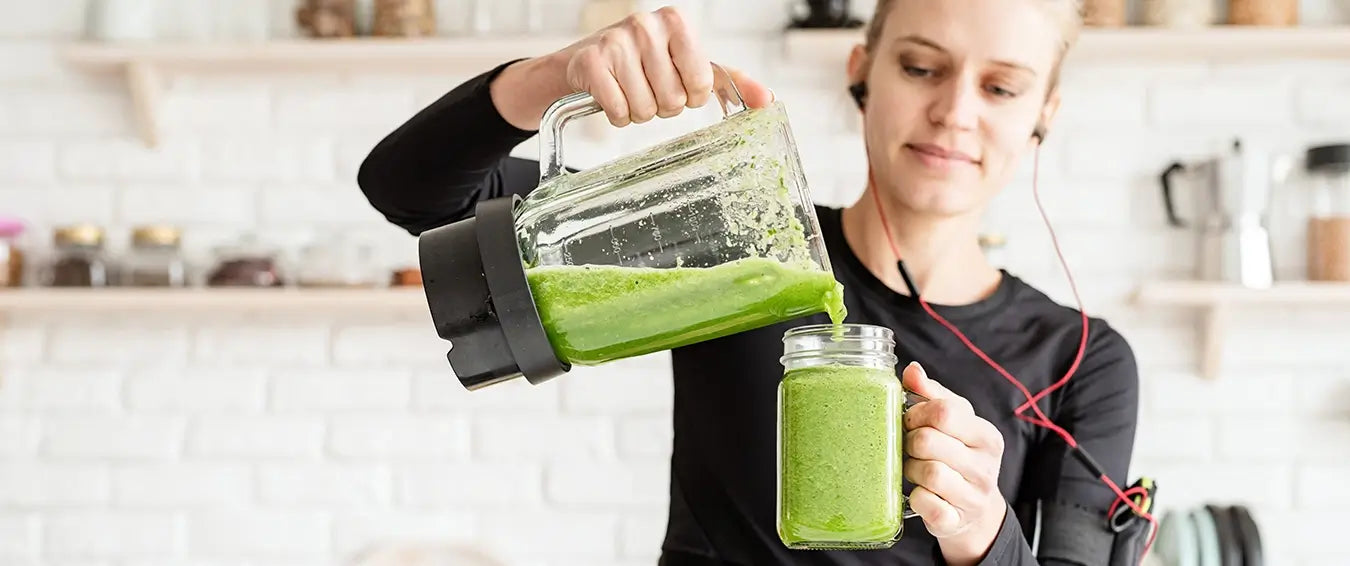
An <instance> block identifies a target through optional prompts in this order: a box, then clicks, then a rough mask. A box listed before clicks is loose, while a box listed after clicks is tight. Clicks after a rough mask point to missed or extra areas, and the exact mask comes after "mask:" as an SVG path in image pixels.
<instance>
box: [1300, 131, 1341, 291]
mask: <svg viewBox="0 0 1350 566" xmlns="http://www.w3.org/2000/svg"><path fill="white" fill-rule="evenodd" d="M1304 160H1305V165H1304V167H1305V168H1306V170H1307V179H1308V183H1309V190H1310V191H1311V193H1312V194H1311V195H1309V196H1310V199H1309V200H1310V205H1311V210H1309V212H1310V215H1309V218H1308V236H1307V238H1308V279H1310V280H1313V281H1341V282H1345V281H1350V145H1347V144H1332V145H1322V146H1317V147H1312V148H1309V149H1308V150H1307V152H1306V154H1305V157H1304Z"/></svg>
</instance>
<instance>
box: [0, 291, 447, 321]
mask: <svg viewBox="0 0 1350 566" xmlns="http://www.w3.org/2000/svg"><path fill="white" fill-rule="evenodd" d="M191 310H218V311H231V312H243V311H266V312H298V311H324V312H332V313H349V312H358V311H372V312H390V313H394V312H398V313H404V312H427V302H426V295H425V294H424V293H423V291H422V289H421V288H420V287H399V288H390V289H318V288H314V289H302V288H280V289H251V288H191V289H145V288H103V289H46V288H25V289H12V290H0V314H4V313H7V312H8V313H23V312H128V311H134V312H163V311H191ZM428 316H430V315H428Z"/></svg>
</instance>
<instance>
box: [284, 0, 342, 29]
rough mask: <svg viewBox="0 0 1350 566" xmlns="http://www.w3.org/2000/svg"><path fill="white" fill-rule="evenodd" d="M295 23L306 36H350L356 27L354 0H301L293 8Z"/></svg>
mask: <svg viewBox="0 0 1350 566" xmlns="http://www.w3.org/2000/svg"><path fill="white" fill-rule="evenodd" d="M295 23H296V25H297V26H298V27H299V28H300V30H301V31H302V32H304V35H305V36H307V37H314V38H334V37H352V36H354V35H356V27H357V14H356V0H302V1H301V2H299V5H298V7H297V8H296V10H295Z"/></svg>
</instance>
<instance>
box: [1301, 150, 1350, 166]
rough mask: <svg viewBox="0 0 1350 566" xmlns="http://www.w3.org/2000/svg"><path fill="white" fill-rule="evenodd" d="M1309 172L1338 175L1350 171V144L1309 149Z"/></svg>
mask: <svg viewBox="0 0 1350 566" xmlns="http://www.w3.org/2000/svg"><path fill="white" fill-rule="evenodd" d="M1307 159H1308V170H1309V171H1324V172H1328V173H1338V172H1343V171H1346V170H1347V169H1350V144H1332V145H1319V146H1317V147H1311V148H1308V153H1307Z"/></svg>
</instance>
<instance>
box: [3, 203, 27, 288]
mask: <svg viewBox="0 0 1350 566" xmlns="http://www.w3.org/2000/svg"><path fill="white" fill-rule="evenodd" d="M23 228H24V226H23V222H22V221H20V220H19V219H17V218H6V217H0V287H19V286H21V285H23V261H24V257H23V250H21V249H19V236H20V235H22V234H23Z"/></svg>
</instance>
